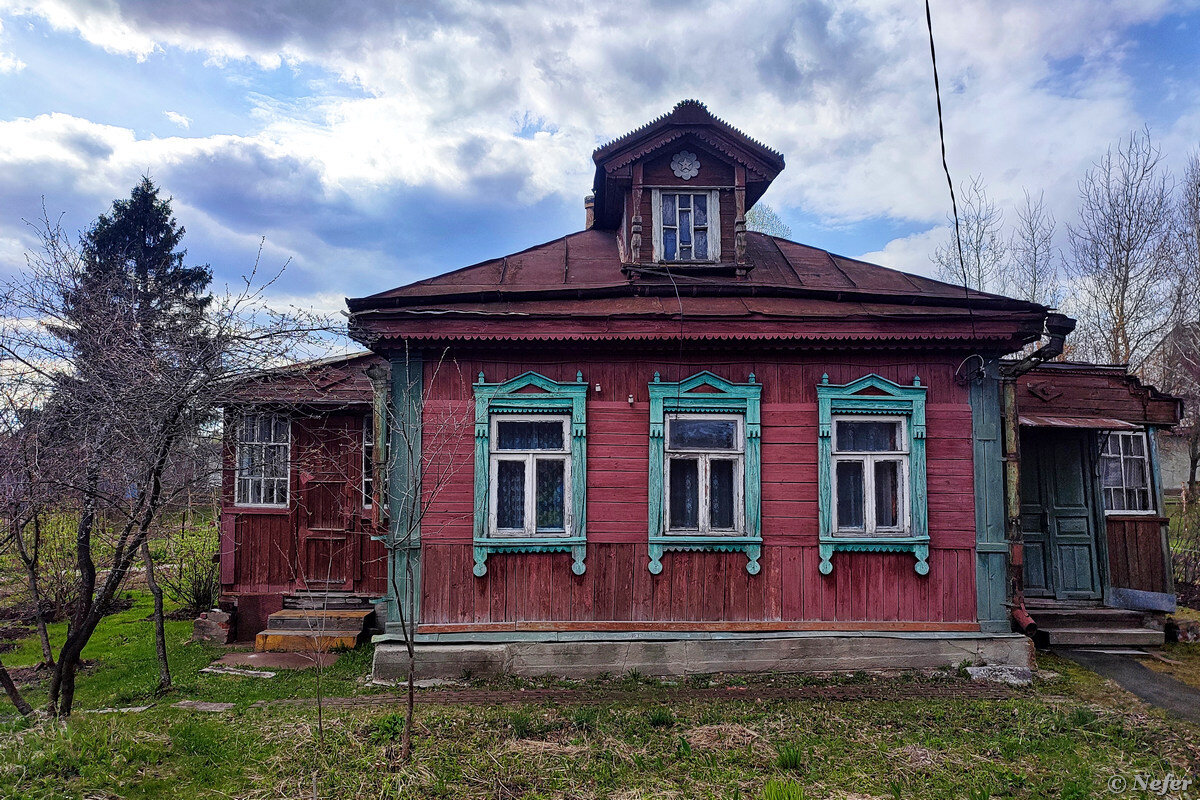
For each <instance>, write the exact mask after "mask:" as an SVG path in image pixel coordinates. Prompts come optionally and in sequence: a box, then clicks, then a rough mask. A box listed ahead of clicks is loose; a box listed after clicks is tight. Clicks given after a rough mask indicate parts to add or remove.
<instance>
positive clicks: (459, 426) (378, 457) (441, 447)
mask: <svg viewBox="0 0 1200 800" xmlns="http://www.w3.org/2000/svg"><path fill="white" fill-rule="evenodd" d="M405 348H406V349H405V358H404V360H403V361H400V362H393V367H392V370H393V371H394V370H396V369H397V366H396V365H397V364H398V365H399V369H402V370H403V373H402V374H400V375H395V374H392V375H389V374H388V370H387V369H386V368H384V367H372V368H371V369H370V370H369V371H368V375H369V376H370V378H371V382H372V384H373V385H374V387H375V398H376V399H375V408H374V411H375V420H376V424H375V428H374V430H375V432H376V442H375V450H374V458H375V463H374V464H373V467H374V471H375V480H374V487H375V493H376V499H375V502H374V503H373V504H372V505H373V508H374V509H376V511H377V513H378V514H380V515H383V514H385V513H386V517H387V520H388V522H389V528H390V529H389V531H388V535H387V537H386V538H385V539H384V546H385V548H386V549H387V554H388V562H389V569H388V580H389V588H390V590H391V591H390V594H391V598H392V603H391V604H390V606H391V607H390V608H389V614H394V615H395V617H396V619H395V622H396V624H395V625H393V626H390V627H389V630H399V631H400V634H401V638H402V641H403V643H404V647H405V650H406V654H407V656H408V679H407V701H406V705H405V717H404V733H403V735H402V736H401V740H400V758H401V760H402V761H404V762H407V761H409V759H410V758H411V756H412V729H413V713H414V701H415V685H414V679H415V672H416V663H417V662H416V646H415V638H414V636H415V634H416V627H417V620H416V618H415V616H416V608H417V599H418V597H417V593H418V592H419V591H420V586H419V582H418V578H419V575H418V574H417V570H416V564H417V563H418V559H417V553H416V551H417V550H419V548H420V546H421V543H420V534H421V529H422V523H423V522H424V521H425V520H426V518H427V516H428V512H429V510H430V509H431V508H432V507H433V506H434V504H435V502H436V501H437V499H438V497H439V495H440V494H441V492H442V490H443V489H445V487H446V486H447V485H449V483H450V482H451V480H453V478H454V476H455V474H456V473H457V472H458V471H459V470H460V469H461V468H462V465H463V463H464V462H465V461H466V460H467V459H469V458H470V455H471V454H470V452H469V450H470V448H471V446H472V443H473V440H472V436H471V431H472V418H471V416H470V409H471V408H472V404H471V403H461V404H459V405H458V406H454V405H440V406H438V407H437V408H433V407H431V406H429V405H426V404H425V403H424V402H423V392H424V388H425V386H426V385H427V384H426V379H425V376H426V369H425V364H424V363H423V361H422V360H421V359H419V358H416V357H414V356H412V354H410V352H409V351H408V349H407V343H406V345H405ZM444 371H452V372H453V375H454V376H455V377H456V378H457V380H458V381H459V383H460V384H461V385H462V386H464V387H467V386H468V382H467V381H465V380H464V379H463V376H462V374H461V372H459V370H458V365H457V363H455V362H453V361H451V360H448V358H447V354H446V353H445V352H443V353H442V354H441V357H440V358H439V359H438V360H437V361H436V362H434V363H433V364H431V365H430V367H429V372H428V374H429V381H428V383H429V384H433V383H434V382H436V381H437V380H438V379H439V376H441V374H442V373H443V372H444ZM451 379H454V378H451ZM389 388H390V390H389ZM468 390H469V389H468ZM417 421H419V424H414V423H416V422H417ZM381 422H383V423H385V424H380V423H381ZM464 451H468V452H464ZM385 509H386V511H385ZM379 519H383V517H382V516H381V517H379Z"/></svg>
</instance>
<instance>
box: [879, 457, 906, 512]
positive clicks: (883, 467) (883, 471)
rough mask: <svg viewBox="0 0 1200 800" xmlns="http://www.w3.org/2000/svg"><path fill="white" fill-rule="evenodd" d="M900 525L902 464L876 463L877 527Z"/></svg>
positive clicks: (892, 462)
mask: <svg viewBox="0 0 1200 800" xmlns="http://www.w3.org/2000/svg"><path fill="white" fill-rule="evenodd" d="M899 525H900V462H899V461H876V462H875V527H877V528H895V527H898V526H899Z"/></svg>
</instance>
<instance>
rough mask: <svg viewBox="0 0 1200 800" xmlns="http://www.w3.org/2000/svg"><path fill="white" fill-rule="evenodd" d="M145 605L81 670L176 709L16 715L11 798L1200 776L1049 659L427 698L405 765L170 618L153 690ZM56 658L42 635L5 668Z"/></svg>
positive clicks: (7, 747) (99, 641)
mask: <svg viewBox="0 0 1200 800" xmlns="http://www.w3.org/2000/svg"><path fill="white" fill-rule="evenodd" d="M148 613H149V605H148V602H147V601H146V599H145V598H139V599H138V601H137V604H136V605H135V606H134V607H133V608H132V609H130V610H129V611H127V612H123V613H122V614H117V615H114V616H112V617H110V618H109V619H107V620H106V621H105V624H104V625H103V626H102V627H101V629H100V631H98V633H97V637H96V639H94V640H93V642H92V646H91V648H90V649H89V650H88V651H87V653H86V654H85V656H86V658H88V659H91V660H93V661H94V663H93V666H92V667H91V668H90V669H89V671H88V672H87V673H86V674H84V675H82V676H81V677H80V682H79V696H80V708H81V709H83V708H96V707H99V706H107V705H135V704H137V705H140V704H145V703H147V702H157V705H155V707H154V708H152V709H151V710H149V711H146V712H143V713H140V714H92V713H81V714H78V715H77V716H75V717H74V718H73V719H72V720H71V721H70V722H69V723H68V724H67V725H66V726H61V725H58V724H56V723H53V722H49V721H42V722H38V723H34V724H30V723H28V722H25V721H23V720H17V719H11V718H10V720H9V721H8V722H5V723H0V797H4V798H9V797H12V798H27V797H28V798H43V797H44V798H62V797H79V798H83V797H87V798H111V797H121V798H126V797H128V798H157V797H164V796H170V797H184V798H188V800H192V798H204V797H224V798H228V797H238V798H302V797H303V798H311V797H314V786H315V789H316V791H315V796H317V797H321V798H391V797H447V798H459V797H471V798H476V797H477V798H517V797H531V798H560V797H571V798H594V797H595V798H601V797H603V798H610V797H611V798H621V799H622V800H633V798H662V797H678V798H691V797H711V798H845V797H853V798H863V797H866V798H876V797H882V798H895V797H901V798H922V799H924V798H968V799H969V800H976V799H978V800H982V799H983V798H1001V797H1005V798H1009V797H1011V798H1036V799H1038V800H1040V799H1041V798H1078V799H1079V800H1082V799H1083V798H1095V797H1109V796H1111V795H1110V794H1109V793H1108V790H1107V788H1106V786H1107V782H1108V779H1109V778H1110V777H1112V776H1113V775H1117V774H1122V775H1129V774H1132V773H1136V772H1144V773H1148V774H1150V775H1151V776H1154V777H1162V776H1163V775H1165V774H1166V773H1167V772H1174V773H1175V774H1176V775H1181V774H1182V775H1196V774H1197V773H1198V772H1200V739H1198V738H1197V736H1198V734H1200V730H1197V729H1196V728H1195V727H1193V726H1189V725H1188V724H1186V723H1183V722H1178V721H1174V720H1169V719H1167V718H1165V717H1164V716H1163V715H1162V714H1161V713H1159V712H1157V711H1151V710H1148V709H1147V707H1146V706H1144V705H1143V704H1142V703H1140V701H1138V700H1136V699H1135V698H1133V697H1132V696H1131V695H1129V694H1127V693H1125V692H1122V691H1121V690H1119V689H1116V688H1115V687H1113V686H1112V685H1111V684H1108V683H1106V682H1104V681H1101V680H1100V679H1098V678H1097V677H1096V676H1095V675H1093V674H1092V673H1090V672H1087V671H1086V670H1083V669H1082V668H1080V667H1078V666H1075V665H1074V664H1071V663H1069V662H1066V661H1063V660H1061V659H1057V658H1055V657H1053V656H1046V657H1044V658H1043V659H1042V666H1043V667H1044V668H1045V669H1049V670H1053V671H1054V672H1056V673H1058V674H1059V676H1060V677H1059V678H1057V679H1054V680H1050V681H1042V682H1039V683H1038V684H1037V685H1036V686H1035V687H1034V688H1031V689H1027V690H1020V691H1018V692H1017V693H1016V694H1015V696H1014V697H1013V698H1011V699H1007V700H970V699H955V700H933V699H922V700H869V701H840V702H834V701H800V700H770V701H761V702H753V701H746V700H704V701H684V702H679V703H675V704H673V705H671V706H670V707H668V706H667V705H665V704H664V703H663V702H661V700H660V699H659V698H660V697H661V695H662V689H663V687H664V684H662V683H660V682H657V681H653V680H646V679H640V678H637V677H636V676H626V677H624V678H621V679H616V680H613V681H608V682H604V681H596V682H589V683H586V684H579V685H578V686H579V691H580V694H581V696H583V697H587V696H592V697H599V696H600V695H599V693H602V692H603V691H604V690H605V689H606V688H614V687H618V688H623V689H628V688H636V689H637V692H638V693H637V696H636V698H635V699H634V700H632V701H631V700H624V699H623V700H621V701H620V702H612V701H608V702H597V703H592V704H560V705H556V704H551V703H524V704H519V705H507V706H499V705H497V706H445V705H432V704H430V705H419V706H418V708H417V738H416V751H415V759H414V762H413V764H411V765H409V766H402V765H401V764H399V763H398V758H397V755H398V738H399V733H400V729H401V720H402V717H401V716H400V711H401V709H400V708H398V707H391V706H381V707H370V708H338V709H328V708H327V709H326V710H325V712H324V715H323V716H324V724H323V731H319V730H318V725H317V714H316V709H315V707H313V706H274V707H266V708H251V707H250V704H251V703H252V702H253V701H255V700H260V699H272V698H289V697H306V696H312V695H313V693H314V691H315V685H314V679H313V675H312V672H311V671H304V672H299V673H286V672H281V673H280V675H279V677H277V678H275V679H274V680H261V679H255V678H238V677H231V676H207V675H205V676H201V675H199V674H198V670H199V669H200V667H202V666H204V665H205V664H207V663H208V662H209V661H210V660H211V659H212V658H215V657H216V655H217V654H218V652H219V649H218V648H208V647H201V646H197V645H190V644H185V640H186V638H187V636H188V633H189V632H190V625H189V623H182V622H181V623H171V624H170V626H169V629H168V630H169V637H170V640H171V650H172V654H173V659H174V662H173V666H174V668H175V673H176V679H177V683H178V685H177V687H176V689H175V690H173V691H172V692H171V693H170V694H169V695H168V696H166V697H162V698H155V697H154V696H153V685H154V682H155V676H156V674H157V670H156V668H155V663H154V653H153V635H152V628H151V625H150V624H149V623H148V622H147V621H146V620H145V617H146V616H147V614H148ZM57 633H58V635H59V636H61V630H59V631H58V632H57ZM37 657H38V652H37V649H36V641H35V640H33V639H30V640H26V641H23V642H22V643H21V645H20V647H19V648H18V649H17V650H15V651H10V652H9V653H6V654H5V662H6V663H12V664H16V665H19V664H29V663H32V662H33V661H36V659H37ZM1172 657H1173V658H1177V659H1181V658H1188V659H1195V660H1197V661H1200V648H1198V646H1196V645H1186V646H1180V647H1178V648H1175V649H1173V650H1172ZM369 661H370V654H369V649H363V650H360V651H356V652H354V653H350V654H346V655H343V657H342V658H341V659H339V661H338V663H337V664H336V665H334V666H333V667H331V668H329V669H328V670H326V671H325V673H324V676H323V683H324V690H325V691H326V692H327V693H328V694H329V695H331V696H350V695H355V694H362V693H365V692H372V691H378V690H376V689H374V688H372V687H368V686H365V685H364V684H363V683H362V678H363V677H364V676H365V675H366V673H367V671H368V670H369ZM716 680H717V681H718V682H722V681H723V682H745V680H744V679H722V678H719V677H718V678H717V679H716ZM851 680H870V679H866V678H863V677H858V678H853V679H851ZM875 680H878V681H880V682H882V683H884V684H886V683H887V681H886V680H884V679H875ZM893 680H900V681H907V682H909V683H911V682H912V681H918V682H920V681H931V682H936V681H951V682H953V681H958V680H961V679H960V678H958V677H956V676H954V675H948V676H943V677H940V678H913V677H908V678H900V679H893ZM753 681H764V682H769V683H774V682H788V681H791V682H796V681H797V679H796V678H788V677H780V676H774V677H770V676H768V677H764V678H756V679H753ZM753 681H752V682H753ZM554 684H555V685H562V682H561V681H556V682H554ZM490 685H491V686H492V688H496V686H497V685H504V686H508V687H517V688H519V687H521V686H536V685H539V682H522V681H517V680H515V679H511V680H508V681H502V682H494V683H492V684H490ZM40 691H43V690H40V689H33V690H30V691H29V692H28V694H29V695H30V699H31V700H37V701H40V700H41V699H42V697H43V696H44V695H42V694H39V692H40ZM182 698H189V699H202V700H214V701H229V702H235V703H237V707H236V708H235V710H234V711H232V712H229V713H225V714H203V713H198V712H189V711H184V710H181V709H175V708H172V707H171V706H170V704H171V703H173V702H176V701H177V700H178V699H182ZM1131 796H1139V795H1136V794H1131Z"/></svg>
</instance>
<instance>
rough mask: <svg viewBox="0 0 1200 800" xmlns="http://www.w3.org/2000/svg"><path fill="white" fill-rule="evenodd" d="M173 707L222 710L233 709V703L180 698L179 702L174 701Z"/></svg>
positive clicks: (191, 709)
mask: <svg viewBox="0 0 1200 800" xmlns="http://www.w3.org/2000/svg"><path fill="white" fill-rule="evenodd" d="M171 706H172V707H173V708H183V709H187V710H188V711H209V712H221V711H232V710H233V706H234V704H233V703H205V702H203V701H201V700H180V701H179V702H178V703H172V704H171Z"/></svg>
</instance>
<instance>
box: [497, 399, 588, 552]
mask: <svg viewBox="0 0 1200 800" xmlns="http://www.w3.org/2000/svg"><path fill="white" fill-rule="evenodd" d="M491 426H492V430H491V436H490V437H489V438H490V446H491V453H490V460H491V463H490V465H489V470H490V473H491V474H490V475H489V478H490V480H489V483H490V485H491V497H490V498H489V500H490V502H489V508H490V510H491V519H490V520H489V527H490V532H491V535H492V536H508V537H528V538H533V537H561V536H563V535H564V534H565V533H566V532H567V531H569V530H570V529H571V513H572V512H571V437H570V431H571V418H570V417H569V416H558V415H545V414H532V415H523V414H493V415H492V418H491Z"/></svg>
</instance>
